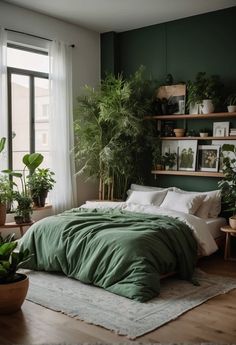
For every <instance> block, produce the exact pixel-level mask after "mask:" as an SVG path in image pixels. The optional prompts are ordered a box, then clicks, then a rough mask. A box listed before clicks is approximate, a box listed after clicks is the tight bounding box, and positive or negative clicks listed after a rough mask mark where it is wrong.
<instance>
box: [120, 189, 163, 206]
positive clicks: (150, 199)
mask: <svg viewBox="0 0 236 345" xmlns="http://www.w3.org/2000/svg"><path fill="white" fill-rule="evenodd" d="M166 194H167V190H164V191H156V192H149V191H135V190H133V191H131V193H130V195H129V197H128V199H127V200H126V202H127V203H128V204H139V205H154V206H160V204H161V203H162V201H163V200H164V198H165V196H166Z"/></svg>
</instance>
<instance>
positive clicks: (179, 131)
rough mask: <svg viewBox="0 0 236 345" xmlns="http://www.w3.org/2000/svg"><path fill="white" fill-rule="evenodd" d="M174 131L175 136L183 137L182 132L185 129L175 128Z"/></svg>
mask: <svg viewBox="0 0 236 345" xmlns="http://www.w3.org/2000/svg"><path fill="white" fill-rule="evenodd" d="M174 133H175V136H176V137H183V136H184V133H185V129H184V128H175V129H174Z"/></svg>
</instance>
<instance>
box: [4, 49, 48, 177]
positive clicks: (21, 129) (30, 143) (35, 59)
mask: <svg viewBox="0 0 236 345" xmlns="http://www.w3.org/2000/svg"><path fill="white" fill-rule="evenodd" d="M7 57H8V73H9V75H10V78H9V80H10V83H11V85H10V90H11V95H10V97H11V111H10V112H9V115H10V116H11V121H10V123H11V128H9V130H10V131H11V133H9V135H10V138H12V143H11V144H12V145H11V146H12V152H11V153H10V154H9V166H10V168H12V169H14V170H19V171H21V170H22V169H23V164H22V157H23V156H24V154H26V153H32V152H40V153H42V154H43V156H44V161H43V163H42V165H41V167H50V153H49V138H48V136H49V81H48V75H47V74H46V73H48V70H49V58H48V55H43V54H41V53H39V54H38V53H35V52H31V51H25V50H21V49H15V48H11V47H8V56H7ZM27 71H30V72H29V73H28V72H27ZM45 72H46V73H45Z"/></svg>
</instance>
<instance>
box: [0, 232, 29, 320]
mask: <svg viewBox="0 0 236 345" xmlns="http://www.w3.org/2000/svg"><path fill="white" fill-rule="evenodd" d="M16 247H17V242H14V236H13V235H9V236H7V237H6V238H5V239H3V238H2V237H1V235H0V314H10V313H14V312H16V311H17V310H19V309H20V308H21V305H22V303H23V302H24V300H25V297H26V294H27V291H28V286H29V278H28V277H27V276H26V275H25V274H22V273H18V272H17V270H18V268H20V267H21V266H22V265H23V263H24V262H26V261H27V260H28V259H29V257H30V256H29V250H28V249H26V250H24V251H19V252H17V251H15V249H16Z"/></svg>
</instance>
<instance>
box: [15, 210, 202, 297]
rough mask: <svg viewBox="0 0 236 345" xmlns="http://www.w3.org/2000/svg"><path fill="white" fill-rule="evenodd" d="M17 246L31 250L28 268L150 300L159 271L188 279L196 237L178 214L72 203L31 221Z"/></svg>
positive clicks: (193, 264) (190, 276)
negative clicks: (70, 207) (91, 207)
mask: <svg viewBox="0 0 236 345" xmlns="http://www.w3.org/2000/svg"><path fill="white" fill-rule="evenodd" d="M21 248H23V249H25V248H29V250H30V252H31V253H32V254H34V255H33V256H32V257H31V259H30V261H29V262H28V263H27V268H30V269H35V270H45V271H57V272H63V273H64V274H66V275H67V276H68V277H73V278H75V279H78V280H80V281H82V282H84V283H88V284H94V285H96V286H99V287H102V288H104V289H106V290H108V291H111V292H113V293H116V294H119V295H122V296H125V297H128V298H132V299H135V300H137V301H140V302H145V301H148V300H149V299H151V298H153V297H155V296H157V295H158V293H159V291H160V275H161V274H164V273H167V272H171V271H175V270H177V271H178V272H179V275H180V277H181V278H182V279H187V280H191V278H192V274H193V271H194V266H195V263H196V258H197V243H196V240H195V239H194V238H193V234H192V231H191V230H190V228H189V227H188V226H187V225H186V224H184V223H183V222H181V221H180V220H178V219H174V218H171V217H167V216H154V215H148V214H141V213H133V212H125V211H118V210H111V209H110V210H108V209H106V210H96V209H94V210H87V209H73V210H70V211H66V212H64V213H62V214H60V215H57V216H51V217H48V218H45V219H42V220H41V221H39V222H37V223H35V224H34V225H33V226H32V227H31V228H30V229H29V231H28V232H27V233H26V234H25V235H24V236H23V238H22V242H21Z"/></svg>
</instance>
